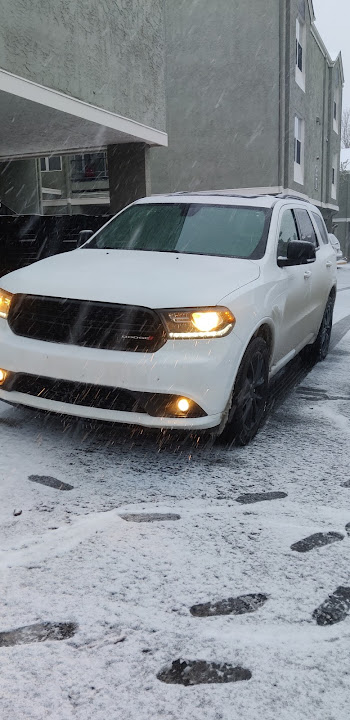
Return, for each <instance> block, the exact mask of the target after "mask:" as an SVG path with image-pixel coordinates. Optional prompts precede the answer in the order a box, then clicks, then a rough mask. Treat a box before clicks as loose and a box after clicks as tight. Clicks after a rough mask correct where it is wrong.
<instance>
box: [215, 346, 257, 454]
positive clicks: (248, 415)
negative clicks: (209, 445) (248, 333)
mask: <svg viewBox="0 0 350 720" xmlns="http://www.w3.org/2000/svg"><path fill="white" fill-rule="evenodd" d="M268 378H269V351H268V348H267V345H266V343H265V341H264V340H263V339H262V338H260V337H258V338H254V339H253V340H252V341H251V343H250V344H249V345H248V348H247V350H246V352H245V354H244V356H243V359H242V362H241V365H240V367H239V370H238V373H237V378H236V382H235V386H234V390H233V395H232V405H231V409H230V411H229V414H228V419H227V423H226V425H225V427H224V430H223V432H222V433H221V435H219V437H218V441H219V443H220V444H225V445H232V444H233V443H235V444H236V445H247V444H248V443H249V442H250V441H251V440H252V439H253V438H254V437H255V435H256V433H257V432H258V430H259V427H260V425H261V423H262V421H263V418H264V416H265V410H266V403H267V393H268V382H269V380H268Z"/></svg>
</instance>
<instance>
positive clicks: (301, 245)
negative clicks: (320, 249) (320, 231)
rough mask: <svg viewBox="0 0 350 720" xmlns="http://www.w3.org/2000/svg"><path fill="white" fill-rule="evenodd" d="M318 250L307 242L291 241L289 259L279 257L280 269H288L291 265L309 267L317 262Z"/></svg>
mask: <svg viewBox="0 0 350 720" xmlns="http://www.w3.org/2000/svg"><path fill="white" fill-rule="evenodd" d="M315 260H316V248H315V246H314V245H313V244H312V243H311V242H307V241H306V240H290V242H289V243H288V245H287V257H286V258H285V257H283V258H282V257H279V258H278V265H279V267H288V266H289V265H307V264H308V263H312V262H315Z"/></svg>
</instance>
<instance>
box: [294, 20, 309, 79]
mask: <svg viewBox="0 0 350 720" xmlns="http://www.w3.org/2000/svg"><path fill="white" fill-rule="evenodd" d="M305 68H306V23H305V20H303V19H302V18H301V16H300V13H299V15H298V16H297V18H296V23H295V81H296V83H297V85H299V87H300V89H301V90H302V91H303V92H305V78H306V72H305Z"/></svg>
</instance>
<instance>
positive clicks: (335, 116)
mask: <svg viewBox="0 0 350 720" xmlns="http://www.w3.org/2000/svg"><path fill="white" fill-rule="evenodd" d="M339 105H340V91H339V87H336V88H335V91H334V98H333V130H334V132H336V133H337V134H339Z"/></svg>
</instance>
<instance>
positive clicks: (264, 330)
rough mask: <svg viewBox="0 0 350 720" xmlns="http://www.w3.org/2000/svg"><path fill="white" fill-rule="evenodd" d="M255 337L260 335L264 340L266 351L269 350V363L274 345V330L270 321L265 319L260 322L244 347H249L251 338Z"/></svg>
mask: <svg viewBox="0 0 350 720" xmlns="http://www.w3.org/2000/svg"><path fill="white" fill-rule="evenodd" d="M257 337H261V338H262V339H263V340H264V341H265V342H266V345H267V347H268V351H269V357H270V363H271V359H272V356H273V350H274V346H275V332H274V328H273V326H272V324H271V323H270V322H268V321H267V320H265V321H264V322H263V323H261V324H260V325H259V326H258V327H257V328H256V330H255V331H254V333H253V334H252V336H251V338H250V340H249V342H248V344H247V347H246V349H247V348H248V347H249V345H250V343H251V342H252V340H254V339H255V338H257Z"/></svg>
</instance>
